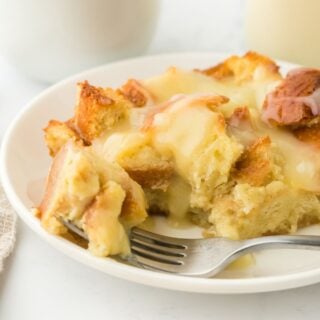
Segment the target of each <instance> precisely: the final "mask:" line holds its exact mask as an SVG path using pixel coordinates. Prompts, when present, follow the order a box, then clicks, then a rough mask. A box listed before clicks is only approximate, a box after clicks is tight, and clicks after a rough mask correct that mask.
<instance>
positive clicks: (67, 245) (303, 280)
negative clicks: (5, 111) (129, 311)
mask: <svg viewBox="0 0 320 320" xmlns="http://www.w3.org/2000/svg"><path fill="white" fill-rule="evenodd" d="M182 56H183V58H186V56H190V57H192V56H193V57H197V58H199V59H200V57H202V58H204V57H205V58H210V57H211V58H212V59H217V60H218V59H224V58H226V57H228V56H230V54H228V53H219V52H180V53H170V54H157V55H148V56H142V57H137V58H132V59H126V60H120V61H116V62H113V63H108V64H104V65H101V66H98V67H95V68H91V69H88V70H85V71H83V72H80V73H77V74H75V75H72V76H70V77H68V78H66V79H64V80H62V81H59V82H58V83H56V84H54V85H52V86H50V87H48V88H46V89H45V90H43V91H42V92H41V93H40V94H39V95H37V96H36V97H34V98H33V99H32V100H31V101H30V102H28V103H27V104H26V105H25V106H24V107H23V108H22V109H21V110H20V112H18V114H17V115H16V117H15V118H14V119H13V120H12V122H11V124H10V125H9V127H8V128H7V130H6V132H5V134H4V137H3V140H2V144H1V150H0V179H1V183H2V185H3V189H4V191H5V193H6V195H7V197H8V199H9V201H10V203H11V205H12V206H13V208H14V209H15V211H16V212H17V214H18V215H19V217H20V218H21V219H22V220H23V221H24V222H25V223H26V224H27V225H28V227H30V228H31V229H32V230H33V231H34V232H35V233H36V234H38V235H39V236H40V237H41V238H42V239H43V240H45V241H46V242H48V243H49V244H50V245H51V246H53V247H54V248H55V249H57V250H59V251H60V252H62V253H64V254H65V255H67V256H68V257H71V258H73V259H75V260H77V261H78V262H81V263H82V264H85V265H87V266H89V267H92V268H94V269H96V270H99V271H102V272H104V273H106V274H109V275H111V276H116V277H118V278H122V279H126V280H129V281H133V282H136V283H140V284H144V285H148V286H153V287H159V288H165V289H170V290H176V291H184V292H198V293H220V294H221V293H223V294H235V293H257V292H270V291H278V290H285V289H291V288H297V287H302V286H306V285H311V284H314V283H317V282H320V266H319V268H315V269H311V270H307V271H301V272H297V273H292V274H287V275H276V276H266V277H257V278H242V279H221V278H219V279H216V278H211V279H203V278H192V277H182V276H177V275H171V274H166V273H159V272H154V271H149V270H144V269H140V268H137V267H134V266H130V265H126V264H123V263H120V262H117V261H115V260H114V259H112V258H99V257H94V256H92V255H91V254H90V253H89V252H88V250H85V249H82V248H80V247H79V246H77V245H75V244H73V243H71V242H69V241H67V240H65V239H63V238H61V237H58V236H54V235H50V234H49V233H47V232H46V231H45V230H44V229H43V228H42V227H41V226H40V223H39V221H38V220H37V219H36V218H34V217H33V216H32V214H31V213H30V209H29V208H27V207H25V206H24V204H23V202H22V201H21V200H20V198H19V197H18V195H17V194H16V193H15V191H14V187H13V185H12V184H11V181H10V176H9V171H8V170H7V161H8V157H9V153H8V149H9V144H10V141H11V139H13V138H14V135H13V134H14V131H15V130H16V128H18V126H19V122H20V121H21V120H22V119H23V117H24V115H26V114H27V113H28V112H30V111H32V107H33V105H34V104H36V103H37V101H39V100H41V99H43V98H44V97H45V96H46V95H47V94H49V93H50V92H52V91H55V90H58V89H59V88H60V87H63V86H64V85H66V84H68V83H69V82H71V81H75V80H78V78H81V77H89V76H90V74H95V73H99V72H102V70H104V71H105V70H107V69H108V68H114V67H117V66H122V67H123V65H126V64H132V63H135V62H138V61H140V62H141V61H145V60H154V59H160V60H161V59H170V58H171V59H177V58H179V57H182ZM190 57H189V58H190ZM277 62H278V63H279V64H280V65H282V66H289V67H295V66H298V65H295V64H292V63H288V62H284V61H280V60H277Z"/></svg>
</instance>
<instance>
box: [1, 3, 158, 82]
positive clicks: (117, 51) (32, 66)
mask: <svg viewBox="0 0 320 320" xmlns="http://www.w3.org/2000/svg"><path fill="white" fill-rule="evenodd" d="M158 3H159V1H158V0H0V53H1V54H2V55H3V56H5V57H6V58H7V59H8V60H9V61H11V62H12V63H13V64H14V65H15V66H16V67H17V68H18V69H20V70H22V71H23V72H24V73H25V74H27V75H29V76H30V77H32V78H35V79H38V80H42V81H48V82H53V81H57V80H59V79H61V78H64V77H66V76H68V75H70V74H72V73H76V72H79V71H81V70H84V69H87V68H90V67H93V66H96V65H100V64H103V63H106V62H109V61H113V60H116V59H121V58H125V57H130V56H135V55H138V54H141V53H143V52H145V50H146V48H147V46H148V45H149V43H150V41H151V39H152V35H153V33H154V29H155V26H156V22H157V17H158V12H159V10H158Z"/></svg>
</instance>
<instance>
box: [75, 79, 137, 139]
mask: <svg viewBox="0 0 320 320" xmlns="http://www.w3.org/2000/svg"><path fill="white" fill-rule="evenodd" d="M130 107H132V104H131V102H130V101H129V100H128V99H126V98H125V97H124V96H123V95H122V94H121V93H120V91H119V90H118V91H115V90H113V89H111V88H105V89H104V88H100V87H94V86H91V85H90V84H89V83H88V82H87V81H85V82H82V83H79V84H78V103H77V107H76V111H75V117H74V125H75V127H76V129H77V131H78V132H79V134H80V135H81V137H82V138H83V139H84V140H85V141H86V142H89V143H90V142H91V141H92V140H93V139H95V138H97V137H99V136H100V135H102V134H103V133H104V132H106V131H107V130H110V129H111V128H112V127H113V126H114V125H116V124H117V123H118V122H119V121H121V120H122V119H125V118H126V117H127V114H128V109H129V108H130Z"/></svg>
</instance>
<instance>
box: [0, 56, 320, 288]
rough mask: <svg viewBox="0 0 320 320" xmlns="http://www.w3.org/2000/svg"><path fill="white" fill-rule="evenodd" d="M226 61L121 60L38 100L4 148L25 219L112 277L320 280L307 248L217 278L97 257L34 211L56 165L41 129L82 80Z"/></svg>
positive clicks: (282, 283) (318, 261) (249, 282)
mask: <svg viewBox="0 0 320 320" xmlns="http://www.w3.org/2000/svg"><path fill="white" fill-rule="evenodd" d="M225 57H226V56H225V55H218V54H211V53H210V54H209V53H191V54H190V53H188V54H171V55H160V56H153V57H144V58H138V59H133V60H128V61H123V62H117V63H113V64H110V65H106V66H102V67H99V68H96V69H93V70H89V71H87V72H83V73H81V74H79V75H76V76H74V77H71V78H69V79H67V80H65V81H63V82H60V83H58V84H57V85H55V86H53V87H51V88H49V89H47V90H46V91H45V92H43V93H42V94H41V95H39V96H38V97H36V98H35V99H34V100H33V101H31V102H30V103H29V104H28V105H27V106H26V107H25V108H24V109H23V110H22V112H21V113H20V114H19V115H18V116H17V118H16V119H15V120H14V121H13V123H12V125H11V126H10V128H9V130H8V131H7V133H6V135H5V138H4V141H3V144H2V149H1V178H2V183H3V186H4V189H5V191H6V193H7V195H8V198H9V200H10V202H11V203H12V205H13V206H14V208H15V209H16V211H17V212H18V214H19V216H20V217H21V218H22V219H23V220H24V221H25V222H26V223H27V225H29V227H31V228H32V229H33V230H34V231H35V232H36V233H37V234H38V235H39V236H40V237H42V238H43V239H44V240H46V241H48V242H49V243H50V244H51V245H52V246H53V247H55V248H57V249H58V250H61V251H62V252H64V253H65V254H66V255H68V256H70V257H72V258H74V259H76V260H78V261H80V262H82V263H84V264H86V265H88V266H91V267H93V268H95V269H98V270H100V271H102V272H105V273H108V274H110V275H114V276H117V277H121V278H124V279H128V280H130V281H135V282H139V283H143V284H146V285H150V286H155V287H161V288H168V289H174V290H181V291H191V292H208V293H245V292H262V291H273V290H282V289H287V288H294V287H299V286H304V285H308V284H312V283H315V282H318V281H320V252H316V251H301V250H299V251H298V250H277V251H264V252H261V253H259V254H256V255H255V260H256V261H255V263H254V264H252V265H250V266H249V267H247V268H244V269H237V270H229V271H225V272H223V273H221V274H220V275H219V276H218V277H216V278H213V279H198V278H190V277H180V276H174V275H168V274H164V273H158V272H152V271H147V270H143V269H139V268H136V267H132V266H128V265H126V264H123V263H119V262H117V261H115V260H113V259H111V258H98V257H94V256H92V255H91V254H90V253H89V252H88V251H86V250H84V249H82V248H80V247H78V246H76V245H74V244H72V243H70V242H68V241H66V240H64V239H62V238H59V237H56V236H52V235H50V234H48V233H47V232H46V231H45V230H43V229H42V228H41V226H40V224H39V221H38V220H37V219H36V218H34V217H33V216H32V215H31V213H30V207H31V206H33V205H34V204H35V203H37V202H38V201H39V199H40V198H41V192H42V190H43V181H44V177H45V176H46V174H47V171H48V167H49V164H50V158H49V156H48V153H47V150H46V147H45V145H44V142H43V134H42V130H41V129H42V128H43V127H44V125H45V124H46V123H47V121H48V120H49V119H68V118H69V117H71V116H72V113H73V107H74V103H75V94H76V90H75V84H76V82H77V81H82V80H84V79H87V80H89V81H90V82H91V83H93V84H95V85H101V86H119V85H120V84H122V83H123V82H125V80H126V79H127V78H129V77H134V78H144V77H148V76H151V75H155V74H158V73H161V72H163V71H164V70H165V69H166V68H167V67H168V66H170V65H176V66H180V67H184V68H189V69H190V68H201V67H206V66H211V65H213V64H215V63H217V62H219V61H221V59H223V58H225ZM282 66H283V69H284V71H287V70H288V69H290V68H292V65H290V64H285V63H282ZM167 231H168V230H167ZM169 231H170V230H169ZM193 232H196V229H195V230H179V233H180V234H181V233H184V235H185V236H188V235H190V234H191V233H193ZM305 232H308V233H313V234H319V235H320V227H318V226H314V227H312V228H309V229H308V230H305Z"/></svg>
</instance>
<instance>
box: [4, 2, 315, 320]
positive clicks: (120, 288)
mask: <svg viewBox="0 0 320 320" xmlns="http://www.w3.org/2000/svg"><path fill="white" fill-rule="evenodd" d="M243 5H244V1H243V0H225V1H221V0H220V1H219V0H217V1H210V0H199V1H194V0H184V1H183V0H175V1H170V0H163V7H162V16H161V19H160V22H159V26H158V31H157V33H156V35H155V38H154V41H153V43H152V45H151V47H150V50H149V53H160V52H170V51H171V52H172V51H200V50H213V51H214V50H215V51H235V50H241V49H244V46H243V40H242V16H243V15H242V13H243ZM45 87H46V85H44V84H39V83H35V82H32V81H31V80H30V79H27V78H25V77H24V76H23V75H21V74H19V72H18V71H17V70H15V68H14V67H12V66H10V64H9V63H8V62H7V61H6V60H5V59H4V58H2V57H0V137H1V136H2V135H3V134H4V132H5V128H6V126H7V125H8V123H9V121H10V120H11V119H12V117H13V116H14V115H15V114H16V112H17V111H18V110H20V108H22V106H23V105H24V104H25V103H26V102H27V101H28V100H29V99H30V98H32V97H33V96H35V95H36V94H37V93H39V92H40V91H41V90H43V89H44V88H45ZM319 297H320V285H313V286H309V287H306V288H300V289H295V290H289V291H283V292H276V293H265V294H254V295H253V294H251V295H237V296H236V295H229V296H227V295H203V294H190V293H181V292H174V291H167V290H162V289H156V288H150V287H145V286H142V285H138V284H133V283H130V282H127V281H124V280H119V279H116V278H112V277H110V276H107V275H105V274H102V273H100V272H98V271H95V270H92V269H89V268H88V267H85V266H83V265H80V264H79V263H77V262H75V261H73V260H71V259H69V258H68V257H66V256H64V255H62V254H61V253H60V252H57V251H56V250H55V249H53V248H52V247H50V246H49V245H48V244H47V243H44V242H43V241H42V240H40V238H38V237H37V236H36V235H35V234H34V233H33V232H32V231H31V230H29V229H28V228H27V227H26V226H25V225H24V224H23V223H22V222H19V224H18V232H17V243H16V247H15V250H14V252H13V254H12V255H11V256H10V258H9V259H7V260H6V263H5V271H4V272H3V273H2V274H0V319H1V320H20V319H23V320H29V319H30V320H37V319H44V320H51V319H79V320H82V319H86V320H87V319H95V320H99V319H120V320H121V319H132V320H135V319H155V320H157V319H184V320H191V319H192V320H193V319H196V320H203V319H222V320H223V319H237V320H241V319H248V320H250V319H260V320H267V319H268V320H269V319H283V320H285V319H290V320H292V319H293V320H295V319H319Z"/></svg>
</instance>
